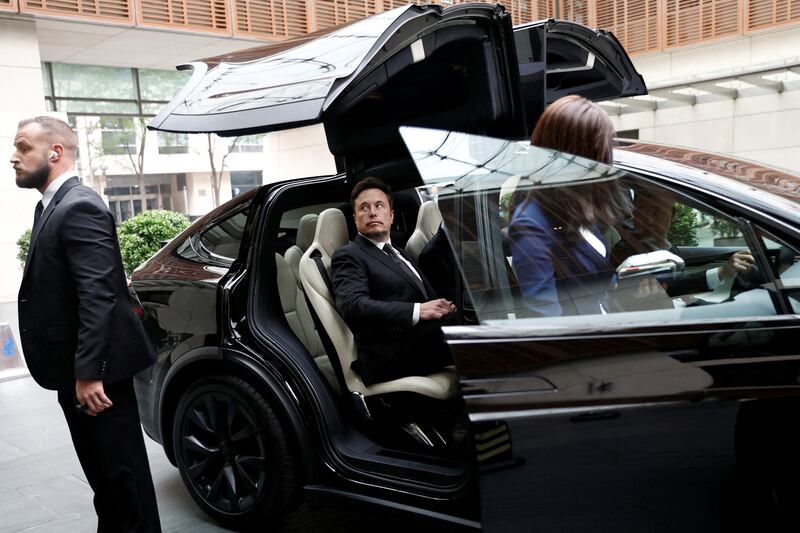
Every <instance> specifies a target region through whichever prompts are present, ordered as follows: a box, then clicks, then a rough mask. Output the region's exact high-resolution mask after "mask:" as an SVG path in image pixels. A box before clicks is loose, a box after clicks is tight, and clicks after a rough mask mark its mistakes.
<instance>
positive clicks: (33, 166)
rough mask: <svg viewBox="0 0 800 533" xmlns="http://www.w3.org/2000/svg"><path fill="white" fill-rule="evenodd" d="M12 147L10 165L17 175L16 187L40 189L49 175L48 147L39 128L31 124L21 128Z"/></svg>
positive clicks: (37, 125)
mask: <svg viewBox="0 0 800 533" xmlns="http://www.w3.org/2000/svg"><path fill="white" fill-rule="evenodd" d="M14 147H15V148H16V150H14V155H12V156H11V164H12V165H13V166H14V171H15V172H16V173H17V187H20V188H23V189H41V187H42V186H43V185H44V184H45V183H47V177H48V176H49V175H50V162H49V161H48V158H47V152H48V151H49V149H50V145H49V144H48V142H47V141H46V140H45V139H44V135H43V132H42V131H41V126H39V124H36V123H31V124H27V125H26V126H24V127H23V128H21V129H20V130H19V131H18V132H17V135H16V136H15V137H14Z"/></svg>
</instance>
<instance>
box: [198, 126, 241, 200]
mask: <svg viewBox="0 0 800 533" xmlns="http://www.w3.org/2000/svg"><path fill="white" fill-rule="evenodd" d="M206 138H207V140H208V162H209V163H210V164H211V193H212V195H213V196H212V198H213V200H214V207H218V206H219V190H220V186H221V184H222V174H223V173H224V172H225V165H226V164H227V161H228V156H229V155H231V152H233V151H234V148H235V147H236V143H238V142H239V139H240V137H236V138H234V139H233V141H232V142H231V143H230V144H229V145H228V144H227V143H226V146H227V151H226V152H225V155H223V156H222V158H221V159H219V170H217V157H216V155H217V140H218V138H217V137H212V134H211V133H207V134H206Z"/></svg>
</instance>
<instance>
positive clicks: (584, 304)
mask: <svg viewBox="0 0 800 533" xmlns="http://www.w3.org/2000/svg"><path fill="white" fill-rule="evenodd" d="M589 229H590V230H591V232H592V233H593V234H594V235H595V236H596V237H597V238H598V239H600V241H601V242H603V237H602V235H601V234H600V232H599V231H598V229H597V227H592V228H589ZM508 236H509V238H510V241H511V255H512V257H513V267H514V272H515V273H516V275H517V281H518V283H519V287H520V290H521V292H522V295H523V298H524V301H525V306H526V307H527V308H528V309H529V310H530V311H532V312H533V313H534V314H535V315H540V316H559V315H574V314H600V313H601V312H603V311H602V310H601V306H602V308H603V310H605V311H609V306H608V292H607V291H608V289H609V287H610V286H611V284H612V282H613V280H614V270H613V268H612V267H611V263H610V262H609V260H608V257H607V255H608V253H607V252H606V254H601V253H599V252H598V251H597V250H595V249H594V248H593V247H592V246H591V245H590V244H589V243H588V242H586V240H585V239H582V238H578V239H574V238H572V239H571V238H569V237H568V236H567V233H566V231H564V230H562V229H560V228H555V227H554V225H553V223H551V222H550V221H549V219H548V217H547V216H546V215H545V213H544V212H543V211H542V209H541V207H540V206H539V204H538V203H536V202H535V201H533V200H527V201H525V202H523V203H522V204H520V205H519V206H518V207H517V208H516V209H515V210H514V213H513V215H512V217H511V223H510V224H509V227H508Z"/></svg>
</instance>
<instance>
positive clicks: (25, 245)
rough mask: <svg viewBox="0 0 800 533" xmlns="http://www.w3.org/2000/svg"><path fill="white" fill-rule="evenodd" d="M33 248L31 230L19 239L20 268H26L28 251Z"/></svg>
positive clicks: (18, 255)
mask: <svg viewBox="0 0 800 533" xmlns="http://www.w3.org/2000/svg"><path fill="white" fill-rule="evenodd" d="M30 247H31V230H29V229H26V230H25V231H24V232H23V233H22V235H20V237H19V239H17V259H19V266H20V268H22V267H24V266H25V259H26V258H27V257H28V249H30Z"/></svg>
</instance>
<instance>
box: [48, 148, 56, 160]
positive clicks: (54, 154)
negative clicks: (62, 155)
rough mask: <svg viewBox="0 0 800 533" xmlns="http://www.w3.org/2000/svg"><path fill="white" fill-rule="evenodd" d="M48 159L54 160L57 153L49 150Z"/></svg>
mask: <svg viewBox="0 0 800 533" xmlns="http://www.w3.org/2000/svg"><path fill="white" fill-rule="evenodd" d="M48 157H49V158H50V159H55V158H56V157H58V153H57V152H56V151H54V150H50V154H48Z"/></svg>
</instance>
